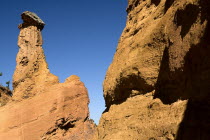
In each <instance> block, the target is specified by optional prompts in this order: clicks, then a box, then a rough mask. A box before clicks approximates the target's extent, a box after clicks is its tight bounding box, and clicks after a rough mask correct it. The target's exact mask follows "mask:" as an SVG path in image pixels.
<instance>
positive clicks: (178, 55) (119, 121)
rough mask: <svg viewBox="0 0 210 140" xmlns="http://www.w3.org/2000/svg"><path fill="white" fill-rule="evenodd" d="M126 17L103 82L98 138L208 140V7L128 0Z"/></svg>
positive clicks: (204, 0)
mask: <svg viewBox="0 0 210 140" xmlns="http://www.w3.org/2000/svg"><path fill="white" fill-rule="evenodd" d="M127 13H128V16H127V23H126V27H125V29H124V31H123V33H122V36H121V37H120V40H119V44H118V47H117V50H116V53H115V56H114V58H113V62H112V64H111V65H110V67H109V69H108V71H107V74H106V78H105V81H104V98H105V101H106V107H107V109H106V110H105V112H104V113H103V115H102V117H101V119H100V123H99V126H98V136H97V137H98V139H107V140H108V139H110V138H111V137H114V139H125V140H126V139H132V140H148V139H150V140H156V139H157V140H159V139H160V140H162V139H164V140H165V139H167V140H168V139H169V140H174V139H177V140H192V139H193V140H194V139H195V140H200V139H202V140H208V139H210V134H209V133H208V131H209V130H210V122H209V119H208V118H209V117H210V108H209V105H210V103H209V99H210V93H209V91H210V90H209V87H210V85H209V82H210V76H209V72H210V57H209V53H210V46H209V45H210V40H209V38H210V26H209V18H210V16H209V14H208V13H210V2H209V1H208V0H128V7H127ZM152 91H153V92H154V95H153V96H152V97H153V98H154V99H152V98H150V97H146V95H147V93H150V92H152ZM137 95H138V96H137ZM155 98H156V99H155ZM157 98H159V99H160V100H159V99H157ZM179 100H186V101H181V102H180V101H179ZM153 102H154V104H155V105H156V104H158V106H157V108H155V109H154V110H151V109H149V108H148V107H147V106H148V105H149V104H150V103H153ZM159 111H160V112H162V113H160V112H159ZM128 112H131V113H130V114H133V115H131V116H132V117H133V118H132V120H131V121H128V119H129V117H126V115H128V114H129V113H128ZM118 114H120V115H119V116H118ZM142 114H143V117H142V116H141V115H142ZM182 114H184V116H182ZM150 115H153V117H150ZM168 116H170V118H171V119H170V118H168ZM160 122H162V124H164V126H163V125H161V123H160ZM156 124H157V125H156ZM130 126H134V127H130ZM144 127H146V128H144ZM156 131H158V132H161V133H158V132H157V133H156ZM128 132H129V133H128ZM165 132H167V134H164V133H165ZM168 134H170V136H168Z"/></svg>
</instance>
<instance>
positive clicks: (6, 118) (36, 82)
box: [0, 11, 95, 140]
mask: <svg viewBox="0 0 210 140" xmlns="http://www.w3.org/2000/svg"><path fill="white" fill-rule="evenodd" d="M22 19H23V21H24V23H23V24H20V25H19V28H20V35H19V37H18V46H19V52H18V55H17V59H16V61H17V66H16V70H15V72H14V76H13V88H14V91H13V95H14V96H13V97H12V99H11V101H10V102H9V103H7V104H6V105H5V106H3V107H0V116H1V117H0V139H1V140H40V139H42V140H51V139H66V140H67V139H68V140H89V139H91V138H92V136H93V134H94V132H95V124H94V123H93V122H92V121H91V120H90V119H89V109H88V104H89V97H88V92H87V89H86V88H85V85H84V84H83V83H82V82H81V81H80V78H79V77H78V76H76V75H72V76H70V77H69V78H67V79H66V81H65V82H64V83H59V82H58V78H57V77H56V76H54V75H53V74H51V73H50V71H49V69H48V66H47V63H46V60H45V55H44V52H43V49H42V43H43V42H42V36H41V30H42V29H43V28H44V22H43V21H42V20H41V19H40V18H39V17H38V16H37V15H36V14H34V13H32V12H28V11H27V12H24V13H23V14H22Z"/></svg>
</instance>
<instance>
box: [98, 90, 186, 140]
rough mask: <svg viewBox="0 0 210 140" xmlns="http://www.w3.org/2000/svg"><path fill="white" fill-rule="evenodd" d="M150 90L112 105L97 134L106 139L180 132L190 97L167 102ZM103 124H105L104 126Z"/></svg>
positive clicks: (166, 139)
mask: <svg viewBox="0 0 210 140" xmlns="http://www.w3.org/2000/svg"><path fill="white" fill-rule="evenodd" d="M152 99H153V96H152V95H151V94H150V93H149V94H146V96H144V95H137V96H134V97H131V98H128V100H127V101H126V102H123V103H122V104H120V105H112V106H111V107H110V109H109V111H108V112H105V113H104V114H103V115H102V117H101V119H100V124H99V127H98V131H99V133H98V138H96V139H99V140H101V139H105V140H171V139H174V137H175V135H176V133H177V126H178V124H179V123H180V122H181V120H182V117H183V112H184V110H185V107H186V103H187V101H179V102H176V103H174V104H172V105H164V104H163V103H162V102H161V101H160V99H155V100H152ZM102 124H103V126H102Z"/></svg>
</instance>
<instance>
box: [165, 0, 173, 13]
mask: <svg viewBox="0 0 210 140" xmlns="http://www.w3.org/2000/svg"><path fill="white" fill-rule="evenodd" d="M173 3H174V0H166V3H165V8H164V13H166V12H167V11H168V9H169V8H170V7H171V6H172V4H173Z"/></svg>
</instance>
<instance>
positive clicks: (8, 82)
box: [6, 81, 10, 89]
mask: <svg viewBox="0 0 210 140" xmlns="http://www.w3.org/2000/svg"><path fill="white" fill-rule="evenodd" d="M6 84H7V86H6V87H7V88H8V89H9V84H10V81H7V82H6Z"/></svg>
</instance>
